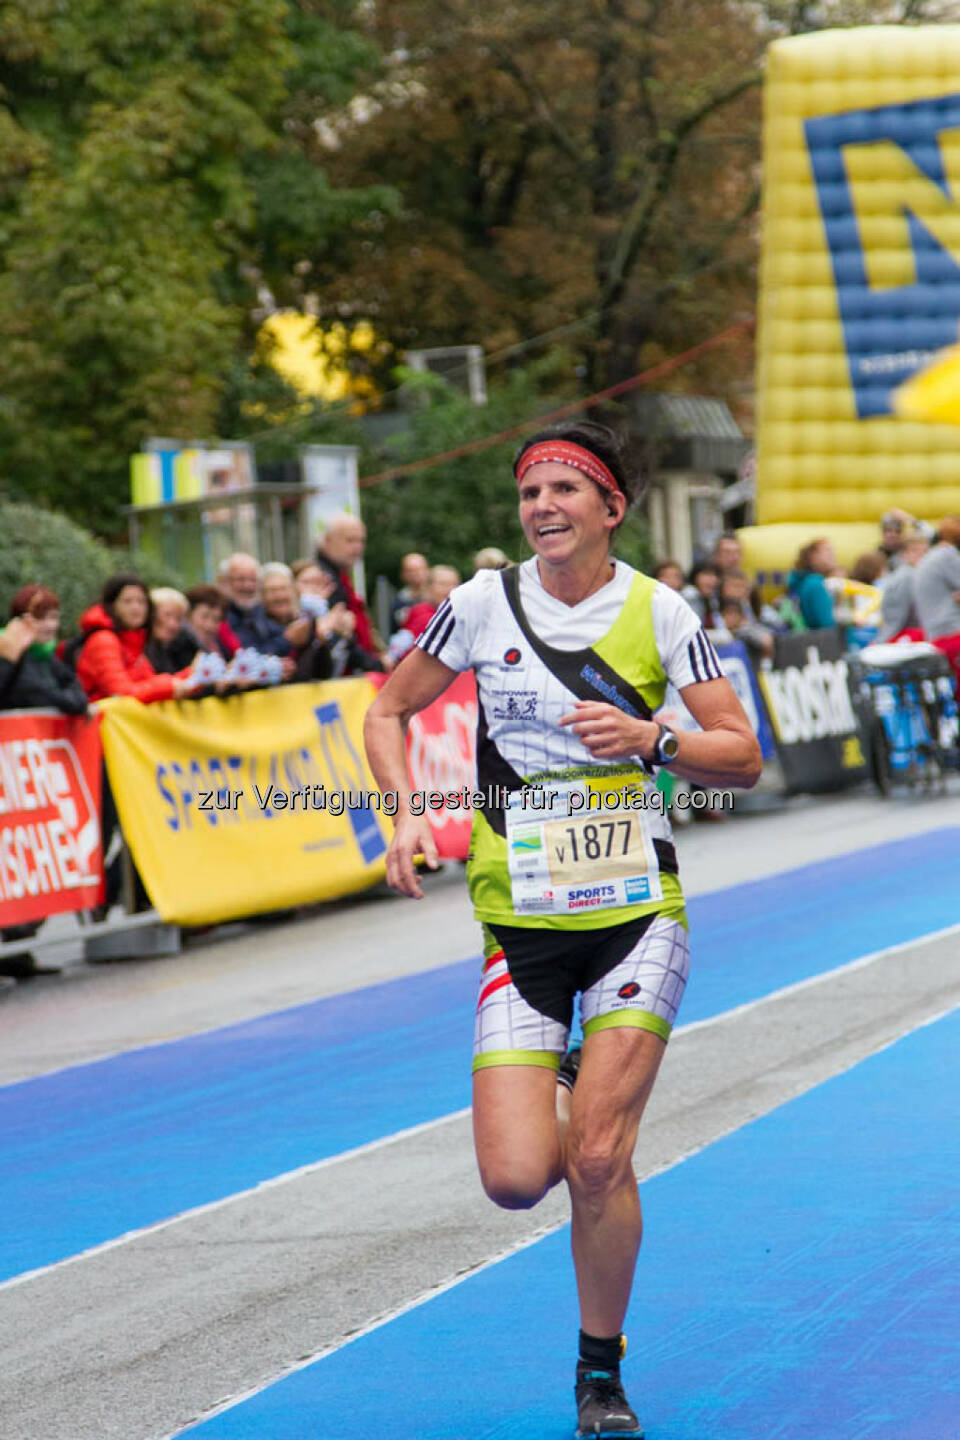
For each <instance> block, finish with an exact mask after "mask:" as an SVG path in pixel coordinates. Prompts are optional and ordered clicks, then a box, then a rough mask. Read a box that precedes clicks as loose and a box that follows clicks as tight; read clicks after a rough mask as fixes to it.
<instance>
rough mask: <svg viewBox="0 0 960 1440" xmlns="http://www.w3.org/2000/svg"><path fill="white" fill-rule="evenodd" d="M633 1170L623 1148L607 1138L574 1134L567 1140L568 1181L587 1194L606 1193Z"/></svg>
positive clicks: (574, 1187)
mask: <svg viewBox="0 0 960 1440" xmlns="http://www.w3.org/2000/svg"><path fill="white" fill-rule="evenodd" d="M630 1170H631V1166H630V1157H629V1156H628V1155H624V1153H623V1150H622V1147H621V1146H618V1145H616V1144H615V1143H613V1142H612V1141H610V1140H607V1139H605V1138H604V1137H602V1136H601V1137H597V1138H592V1137H590V1136H585V1135H576V1134H571V1135H570V1136H569V1138H568V1141H567V1180H568V1182H569V1184H570V1186H571V1188H572V1189H574V1190H577V1191H578V1192H579V1193H580V1194H582V1195H585V1196H590V1195H604V1194H607V1193H608V1192H609V1191H611V1190H614V1189H616V1187H617V1186H618V1185H619V1184H621V1182H622V1181H623V1178H624V1176H625V1174H626V1173H627V1172H628V1171H630Z"/></svg>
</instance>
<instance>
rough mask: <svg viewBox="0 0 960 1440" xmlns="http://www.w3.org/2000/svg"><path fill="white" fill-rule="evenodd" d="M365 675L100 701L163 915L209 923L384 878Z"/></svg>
mask: <svg viewBox="0 0 960 1440" xmlns="http://www.w3.org/2000/svg"><path fill="white" fill-rule="evenodd" d="M373 695H374V690H373V687H372V685H370V683H369V682H368V681H366V680H336V681H331V682H329V683H326V684H316V685H290V686H284V687H283V688H282V689H277V690H253V691H249V692H247V693H246V694H242V695H232V696H228V697H226V698H223V699H221V698H219V697H209V698H206V699H203V700H183V701H174V700H171V701H167V702H165V703H164V704H161V705H141V704H140V703H139V702H138V701H136V700H131V699H128V698H126V697H122V698H117V699H114V700H108V701H106V702H104V704H103V706H102V709H103V727H102V732H101V733H102V739H103V749H104V754H105V756H106V761H107V771H108V774H109V777H110V784H111V786H112V788H113V793H114V796H115V797H116V802H117V810H118V812H119V815H120V824H121V827H122V829H123V833H124V835H125V837H126V840H127V843H128V844H129V846H130V850H131V853H132V855H133V859H134V861H135V863H136V866H137V869H138V870H139V871H140V874H141V876H142V877H143V882H144V884H145V885H146V888H147V893H148V894H149V896H150V899H151V900H152V902H153V904H154V905H155V906H156V908H157V910H158V911H159V912H160V915H161V916H162V917H163V919H164V920H166V921H169V922H170V923H172V924H180V925H205V924H211V923H215V922H216V921H220V920H227V919H230V918H233V917H237V916H241V915H251V914H256V913H257V912H260V911H266V910H278V909H283V908H284V907H285V906H290V905H303V904H309V903H311V902H313V901H317V900H332V899H335V898H337V897H338V896H341V895H348V894H351V893H352V892H354V891H357V890H361V889H363V888H364V887H366V886H368V885H372V884H375V883H376V882H377V881H378V880H381V879H382V878H383V876H384V873H385V863H384V857H385V854H386V848H387V845H388V843H389V837H390V835H391V833H392V830H391V826H390V820H389V819H387V818H386V816H385V815H384V814H383V813H382V811H381V809H380V804H381V802H380V796H379V795H378V794H377V792H376V789H375V787H374V782H373V777H372V775H371V774H370V771H369V769H368V768H367V763H366V757H365V755H364V749H363V742H362V736H361V729H362V724H363V716H364V714H365V712H366V710H367V707H368V706H369V704H370V702H371V700H372V699H373Z"/></svg>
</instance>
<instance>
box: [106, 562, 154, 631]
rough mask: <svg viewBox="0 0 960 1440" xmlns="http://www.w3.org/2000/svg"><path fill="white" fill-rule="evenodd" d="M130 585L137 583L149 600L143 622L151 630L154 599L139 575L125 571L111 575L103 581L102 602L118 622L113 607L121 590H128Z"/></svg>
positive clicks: (147, 600) (111, 617) (113, 619)
mask: <svg viewBox="0 0 960 1440" xmlns="http://www.w3.org/2000/svg"><path fill="white" fill-rule="evenodd" d="M128 585H135V586H136V587H137V589H138V590H142V591H143V594H144V598H145V599H146V602H147V618H146V620H145V621H144V622H143V623H144V626H145V627H146V629H147V630H149V629H150V624H151V621H152V620H153V601H152V600H151V599H150V591H149V590H148V589H147V587H146V585H145V584H144V582H143V581H142V580H141V579H140V576H139V575H134V574H133V573H132V572H130V573H124V572H123V571H121V572H120V574H119V575H111V576H110V577H109V579H107V580H105V581H104V582H103V589H102V590H101V592H100V604H101V605H102V606H103V608H104V610H106V612H107V614H108V615H109V616H110V619H111V620H112V621H113V622H114V624H116V623H117V616H116V613H115V611H114V608H113V607H114V605H115V603H116V600H117V597H118V595H119V594H120V592H121V590H126V588H127V586H128ZM142 628H143V626H139V625H138V626H137V629H138V630H139V629H142Z"/></svg>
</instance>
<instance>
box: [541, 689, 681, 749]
mask: <svg viewBox="0 0 960 1440" xmlns="http://www.w3.org/2000/svg"><path fill="white" fill-rule="evenodd" d="M574 704H575V706H576V709H575V710H572V711H571V712H570V714H569V715H561V717H560V719H559V721H558V724H560V725H569V726H570V727H571V729H572V730H573V733H574V734H575V735H576V736H577V738H578V740H580V741H581V743H582V744H583V745H584V746H585V747H586V748H587V749H588V750H589V751H590V754H591V755H592V756H593V757H594V758H595V759H597V760H629V759H632V757H633V756H634V755H640V756H642V757H643V758H644V759H648V758H649V757H650V756H651V755H652V754H653V747H654V745H655V744H656V742H657V738H658V736H659V734H660V729H659V726H658V725H657V724H656V722H655V721H653V720H639V719H636V718H634V717H633V716H632V715H626V714H625V713H624V712H623V711H622V710H618V709H617V707H616V705H607V704H606V703H605V702H604V701H601V700H576V701H574Z"/></svg>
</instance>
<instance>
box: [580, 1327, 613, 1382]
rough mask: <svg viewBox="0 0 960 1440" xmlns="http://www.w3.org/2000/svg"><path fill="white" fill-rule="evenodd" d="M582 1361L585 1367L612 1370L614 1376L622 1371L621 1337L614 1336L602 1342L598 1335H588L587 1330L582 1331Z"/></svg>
mask: <svg viewBox="0 0 960 1440" xmlns="http://www.w3.org/2000/svg"><path fill="white" fill-rule="evenodd" d="M580 1359H581V1360H582V1361H583V1363H584V1365H591V1366H594V1367H595V1368H596V1369H598V1370H610V1371H612V1372H613V1373H614V1374H618V1373H619V1371H620V1336H619V1335H613V1336H612V1337H611V1338H609V1339H603V1340H601V1339H600V1338H599V1337H598V1336H596V1335H588V1334H587V1332H586V1331H585V1330H581V1331H580Z"/></svg>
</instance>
